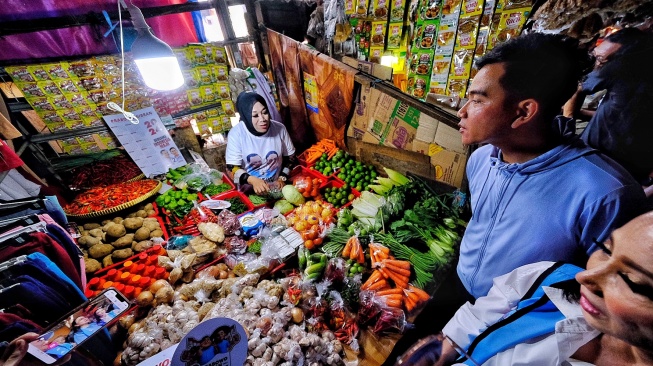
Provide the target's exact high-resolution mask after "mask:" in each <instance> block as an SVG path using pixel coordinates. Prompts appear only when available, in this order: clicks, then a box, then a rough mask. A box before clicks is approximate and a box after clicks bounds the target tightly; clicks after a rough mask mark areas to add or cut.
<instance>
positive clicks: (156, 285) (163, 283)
mask: <svg viewBox="0 0 653 366" xmlns="http://www.w3.org/2000/svg"><path fill="white" fill-rule="evenodd" d="M164 286H170V284H169V283H168V281H166V280H156V281H154V283H153V284H152V285H151V286H150V292H152V293H153V294H156V293H157V292H159V290H160V289H161V288H162V287H164Z"/></svg>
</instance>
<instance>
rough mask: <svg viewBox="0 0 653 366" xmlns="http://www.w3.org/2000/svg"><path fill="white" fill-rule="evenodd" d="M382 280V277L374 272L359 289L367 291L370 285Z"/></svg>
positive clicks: (377, 272)
mask: <svg viewBox="0 0 653 366" xmlns="http://www.w3.org/2000/svg"><path fill="white" fill-rule="evenodd" d="M382 279H383V276H381V273H380V272H379V271H374V272H372V274H371V275H370V278H368V279H367V281H365V283H363V284H362V285H361V289H362V290H367V289H368V288H369V287H370V286H371V285H372V284H374V283H376V282H377V281H380V280H382Z"/></svg>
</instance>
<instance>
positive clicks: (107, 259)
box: [102, 254, 113, 268]
mask: <svg viewBox="0 0 653 366" xmlns="http://www.w3.org/2000/svg"><path fill="white" fill-rule="evenodd" d="M112 265H113V259H111V254H109V255H107V256H106V257H104V258H102V268H104V267H109V266H112Z"/></svg>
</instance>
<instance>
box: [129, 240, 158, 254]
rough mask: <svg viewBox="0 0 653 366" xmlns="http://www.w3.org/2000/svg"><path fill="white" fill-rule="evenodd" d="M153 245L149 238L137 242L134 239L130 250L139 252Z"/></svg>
mask: <svg viewBox="0 0 653 366" xmlns="http://www.w3.org/2000/svg"><path fill="white" fill-rule="evenodd" d="M153 245H154V243H153V242H152V241H150V240H143V241H139V242H136V241H134V242H132V250H133V251H134V252H136V253H140V252H143V251H146V250H148V249H150V248H151V247H152V246H153Z"/></svg>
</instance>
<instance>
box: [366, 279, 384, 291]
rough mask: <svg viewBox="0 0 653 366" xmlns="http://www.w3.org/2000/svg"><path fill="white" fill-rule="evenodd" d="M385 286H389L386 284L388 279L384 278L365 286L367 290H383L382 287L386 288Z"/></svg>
mask: <svg viewBox="0 0 653 366" xmlns="http://www.w3.org/2000/svg"><path fill="white" fill-rule="evenodd" d="M387 287H389V285H388V281H386V280H384V279H383V280H380V281H376V282H374V283H373V284H371V285H370V286H369V287H368V288H367V290H370V291H379V290H383V289H385V288H387Z"/></svg>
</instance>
